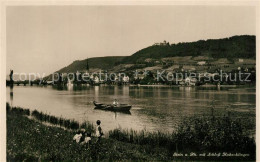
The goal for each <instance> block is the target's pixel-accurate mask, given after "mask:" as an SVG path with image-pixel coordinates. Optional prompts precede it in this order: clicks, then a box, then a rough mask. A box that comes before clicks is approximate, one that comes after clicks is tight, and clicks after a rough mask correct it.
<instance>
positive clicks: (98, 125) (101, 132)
mask: <svg viewBox="0 0 260 162" xmlns="http://www.w3.org/2000/svg"><path fill="white" fill-rule="evenodd" d="M100 124H101V121H100V120H97V128H96V136H97V142H99V141H100V139H101V137H102V136H103V135H104V134H103V131H102V129H101V126H100Z"/></svg>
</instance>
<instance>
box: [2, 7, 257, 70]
mask: <svg viewBox="0 0 260 162" xmlns="http://www.w3.org/2000/svg"><path fill="white" fill-rule="evenodd" d="M255 20H256V10H255V8H254V7H249V6H8V7H7V9H6V38H7V40H6V45H7V46H6V58H7V67H6V73H7V74H8V73H9V71H10V69H13V70H14V72H17V73H40V74H42V73H45V74H46V75H47V74H50V73H52V72H54V71H57V70H59V69H61V68H63V67H65V66H68V65H69V64H71V63H72V62H73V61H75V60H83V59H86V58H91V57H102V56H130V55H132V54H133V53H135V52H137V51H139V50H141V49H142V48H145V47H147V46H150V45H152V44H154V43H155V42H162V41H163V40H166V41H169V42H170V43H178V42H192V41H197V40H206V39H218V38H225V37H230V36H234V35H245V34H246V35H255V34H256V21H255Z"/></svg>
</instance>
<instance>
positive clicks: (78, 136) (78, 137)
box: [73, 130, 82, 143]
mask: <svg viewBox="0 0 260 162" xmlns="http://www.w3.org/2000/svg"><path fill="white" fill-rule="evenodd" d="M81 137H82V133H81V131H80V130H78V131H77V133H76V135H75V136H74V137H73V141H76V142H77V143H79V142H80V139H81Z"/></svg>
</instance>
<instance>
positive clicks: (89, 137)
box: [80, 132, 91, 148]
mask: <svg viewBox="0 0 260 162" xmlns="http://www.w3.org/2000/svg"><path fill="white" fill-rule="evenodd" d="M80 144H81V145H85V144H87V145H88V148H89V145H90V144H91V133H90V132H88V133H87V136H86V137H85V139H84V141H82V142H81V143H80Z"/></svg>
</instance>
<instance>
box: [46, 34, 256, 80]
mask: <svg viewBox="0 0 260 162" xmlns="http://www.w3.org/2000/svg"><path fill="white" fill-rule="evenodd" d="M115 48H116V47H115ZM177 56H178V57H184V56H192V57H193V58H195V57H197V58H198V56H201V57H204V56H206V57H210V58H213V59H214V58H215V59H217V58H227V59H231V60H232V59H235V58H250V59H255V58H256V37H255V36H250V35H242V36H233V37H230V38H224V39H208V40H199V41H196V42H186V43H178V44H169V43H167V42H164V43H159V44H155V45H152V46H149V47H147V48H144V49H141V50H139V51H137V52H136V53H134V54H133V55H131V56H109V57H95V58H89V59H85V60H77V61H74V62H73V63H72V64H70V65H68V66H66V67H64V68H62V69H60V70H58V71H57V72H60V73H69V72H73V73H74V72H76V71H85V70H86V67H87V62H88V64H89V67H90V69H92V70H93V69H103V70H104V69H112V68H114V67H115V66H117V65H120V64H125V65H126V64H136V63H137V64H138V63H139V64H142V63H143V62H144V61H145V59H147V58H153V59H162V58H167V57H177ZM118 67H121V66H118ZM46 78H48V77H46Z"/></svg>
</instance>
